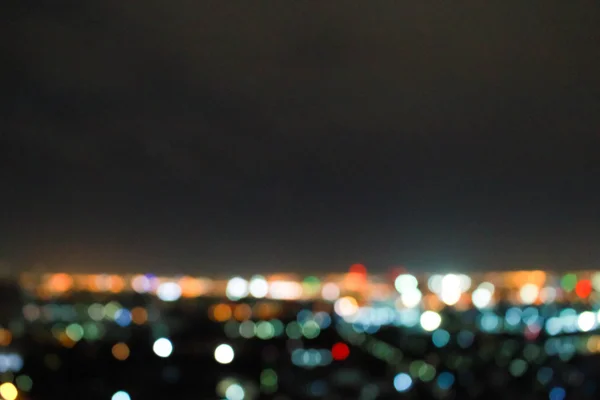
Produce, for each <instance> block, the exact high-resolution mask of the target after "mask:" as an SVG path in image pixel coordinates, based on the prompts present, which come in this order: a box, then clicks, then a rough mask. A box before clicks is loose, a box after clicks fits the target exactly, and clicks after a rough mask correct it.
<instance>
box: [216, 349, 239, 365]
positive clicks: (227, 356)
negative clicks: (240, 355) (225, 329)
mask: <svg viewBox="0 0 600 400" xmlns="http://www.w3.org/2000/svg"><path fill="white" fill-rule="evenodd" d="M234 356H235V353H234V351H233V348H232V347H231V346H230V345H228V344H220V345H218V346H217V348H216V349H215V360H216V361H217V362H218V363H219V364H229V363H231V362H232V361H233V357H234Z"/></svg>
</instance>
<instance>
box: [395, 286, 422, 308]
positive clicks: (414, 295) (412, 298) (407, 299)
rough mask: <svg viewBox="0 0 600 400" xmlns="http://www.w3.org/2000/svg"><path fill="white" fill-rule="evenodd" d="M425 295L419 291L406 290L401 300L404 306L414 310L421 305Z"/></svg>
mask: <svg viewBox="0 0 600 400" xmlns="http://www.w3.org/2000/svg"><path fill="white" fill-rule="evenodd" d="M422 298H423V295H422V294H421V291H420V290H419V289H411V290H405V291H404V292H403V293H402V294H401V295H400V299H401V300H402V304H403V305H404V307H406V308H414V307H416V306H418V305H419V304H420V303H421V299H422Z"/></svg>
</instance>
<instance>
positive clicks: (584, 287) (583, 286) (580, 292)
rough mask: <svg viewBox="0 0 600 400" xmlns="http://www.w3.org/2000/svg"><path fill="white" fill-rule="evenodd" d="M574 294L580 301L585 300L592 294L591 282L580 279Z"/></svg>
mask: <svg viewBox="0 0 600 400" xmlns="http://www.w3.org/2000/svg"><path fill="white" fill-rule="evenodd" d="M575 293H576V294H577V296H579V297H580V298H582V299H585V298H586V297H588V296H589V295H590V294H591V293H592V282H590V281H589V280H588V279H582V280H580V281H579V282H577V285H576V286H575Z"/></svg>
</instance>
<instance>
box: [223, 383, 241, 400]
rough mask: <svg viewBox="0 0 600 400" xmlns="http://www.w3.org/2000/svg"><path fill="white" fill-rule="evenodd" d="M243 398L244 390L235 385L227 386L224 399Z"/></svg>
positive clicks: (237, 399) (239, 399)
mask: <svg viewBox="0 0 600 400" xmlns="http://www.w3.org/2000/svg"><path fill="white" fill-rule="evenodd" d="M245 396H246V393H244V388H243V387H241V386H240V385H238V384H237V383H234V384H233V385H231V386H229V387H228V388H227V390H226V391H225V397H226V398H227V400H244V397H245Z"/></svg>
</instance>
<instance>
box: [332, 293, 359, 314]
mask: <svg viewBox="0 0 600 400" xmlns="http://www.w3.org/2000/svg"><path fill="white" fill-rule="evenodd" d="M333 309H334V310H335V312H336V313H337V314H338V315H339V316H341V317H351V316H353V315H354V314H356V313H357V312H358V303H357V302H356V299H355V298H354V297H350V296H346V297H342V298H340V299H338V300H336V302H335V304H334V305H333Z"/></svg>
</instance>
